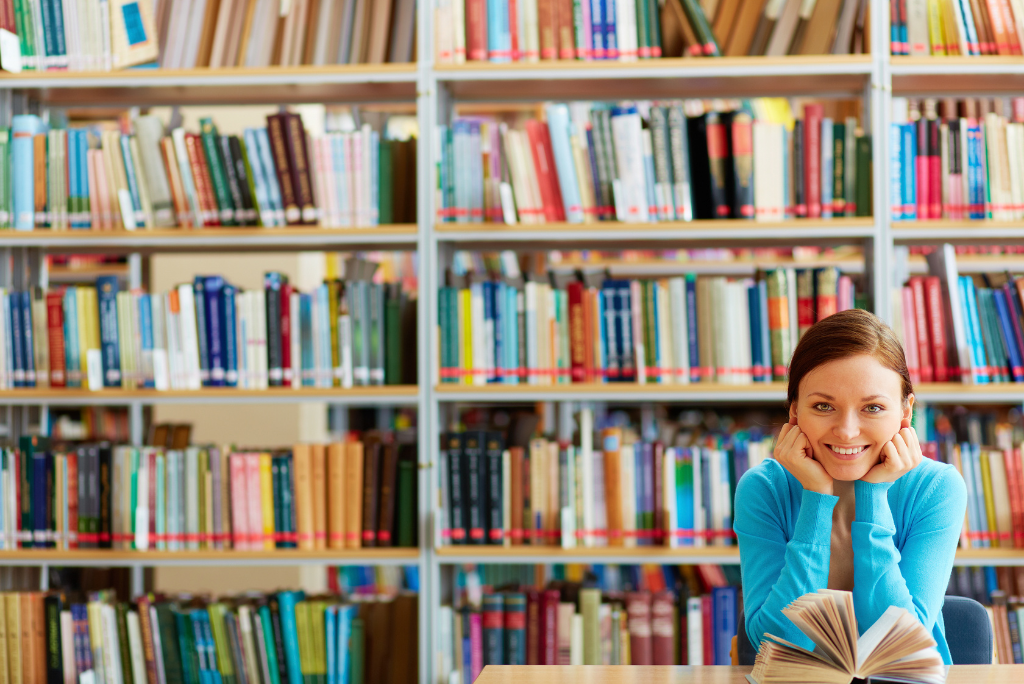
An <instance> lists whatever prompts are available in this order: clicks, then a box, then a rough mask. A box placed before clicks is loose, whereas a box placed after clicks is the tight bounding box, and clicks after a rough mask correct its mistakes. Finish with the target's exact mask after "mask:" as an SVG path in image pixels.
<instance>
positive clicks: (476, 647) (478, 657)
mask: <svg viewBox="0 0 1024 684" xmlns="http://www.w3.org/2000/svg"><path fill="white" fill-rule="evenodd" d="M469 648H470V651H469V670H470V673H471V676H470V678H469V679H470V681H472V682H475V681H476V678H477V677H479V676H480V671H481V670H483V669H484V630H483V622H482V615H481V614H480V613H470V614H469Z"/></svg>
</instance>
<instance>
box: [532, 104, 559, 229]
mask: <svg viewBox="0 0 1024 684" xmlns="http://www.w3.org/2000/svg"><path fill="white" fill-rule="evenodd" d="M526 136H527V138H528V139H529V141H530V153H531V155H532V157H533V168H534V171H535V172H536V173H537V185H538V186H539V187H540V197H541V204H542V205H543V206H544V219H545V220H546V221H548V222H551V223H554V222H556V221H564V220H565V209H564V205H563V204H562V192H561V190H560V189H559V187H558V176H557V175H555V174H556V170H555V156H554V153H553V152H552V150H551V137H550V136H549V134H548V127H547V126H546V125H545V124H544V122H543V121H537V120H536V119H531V120H530V121H528V122H527V123H526Z"/></svg>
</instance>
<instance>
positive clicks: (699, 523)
mask: <svg viewBox="0 0 1024 684" xmlns="http://www.w3.org/2000/svg"><path fill="white" fill-rule="evenodd" d="M690 452H691V453H692V454H693V545H694V546H706V544H705V539H704V530H705V529H706V527H705V523H704V477H705V475H704V473H703V470H704V468H703V464H702V463H701V460H702V455H701V454H702V452H703V448H701V447H693V448H691V449H690ZM690 664H691V665H692V664H694V663H693V661H692V660H691V661H690Z"/></svg>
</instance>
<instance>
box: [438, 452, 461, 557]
mask: <svg viewBox="0 0 1024 684" xmlns="http://www.w3.org/2000/svg"><path fill="white" fill-rule="evenodd" d="M441 457H442V458H446V459H447V461H448V502H447V503H448V529H449V531H450V534H451V541H452V544H465V543H466V511H465V504H464V502H463V485H462V473H463V469H462V435H461V434H460V433H457V432H449V433H445V434H442V435H441Z"/></svg>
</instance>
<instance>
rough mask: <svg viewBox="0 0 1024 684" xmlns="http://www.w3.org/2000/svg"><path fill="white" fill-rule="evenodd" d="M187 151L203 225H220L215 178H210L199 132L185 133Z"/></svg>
mask: <svg viewBox="0 0 1024 684" xmlns="http://www.w3.org/2000/svg"><path fill="white" fill-rule="evenodd" d="M185 151H186V152H187V153H188V162H189V167H190V168H191V169H192V182H193V183H194V184H195V188H196V201H197V202H198V203H199V213H200V215H201V216H202V220H203V225H204V226H219V225H220V214H219V213H218V211H217V200H216V199H214V195H213V179H211V178H210V173H209V168H207V166H206V155H205V154H204V153H203V146H202V143H201V142H200V140H199V136H198V135H197V134H195V133H186V134H185Z"/></svg>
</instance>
